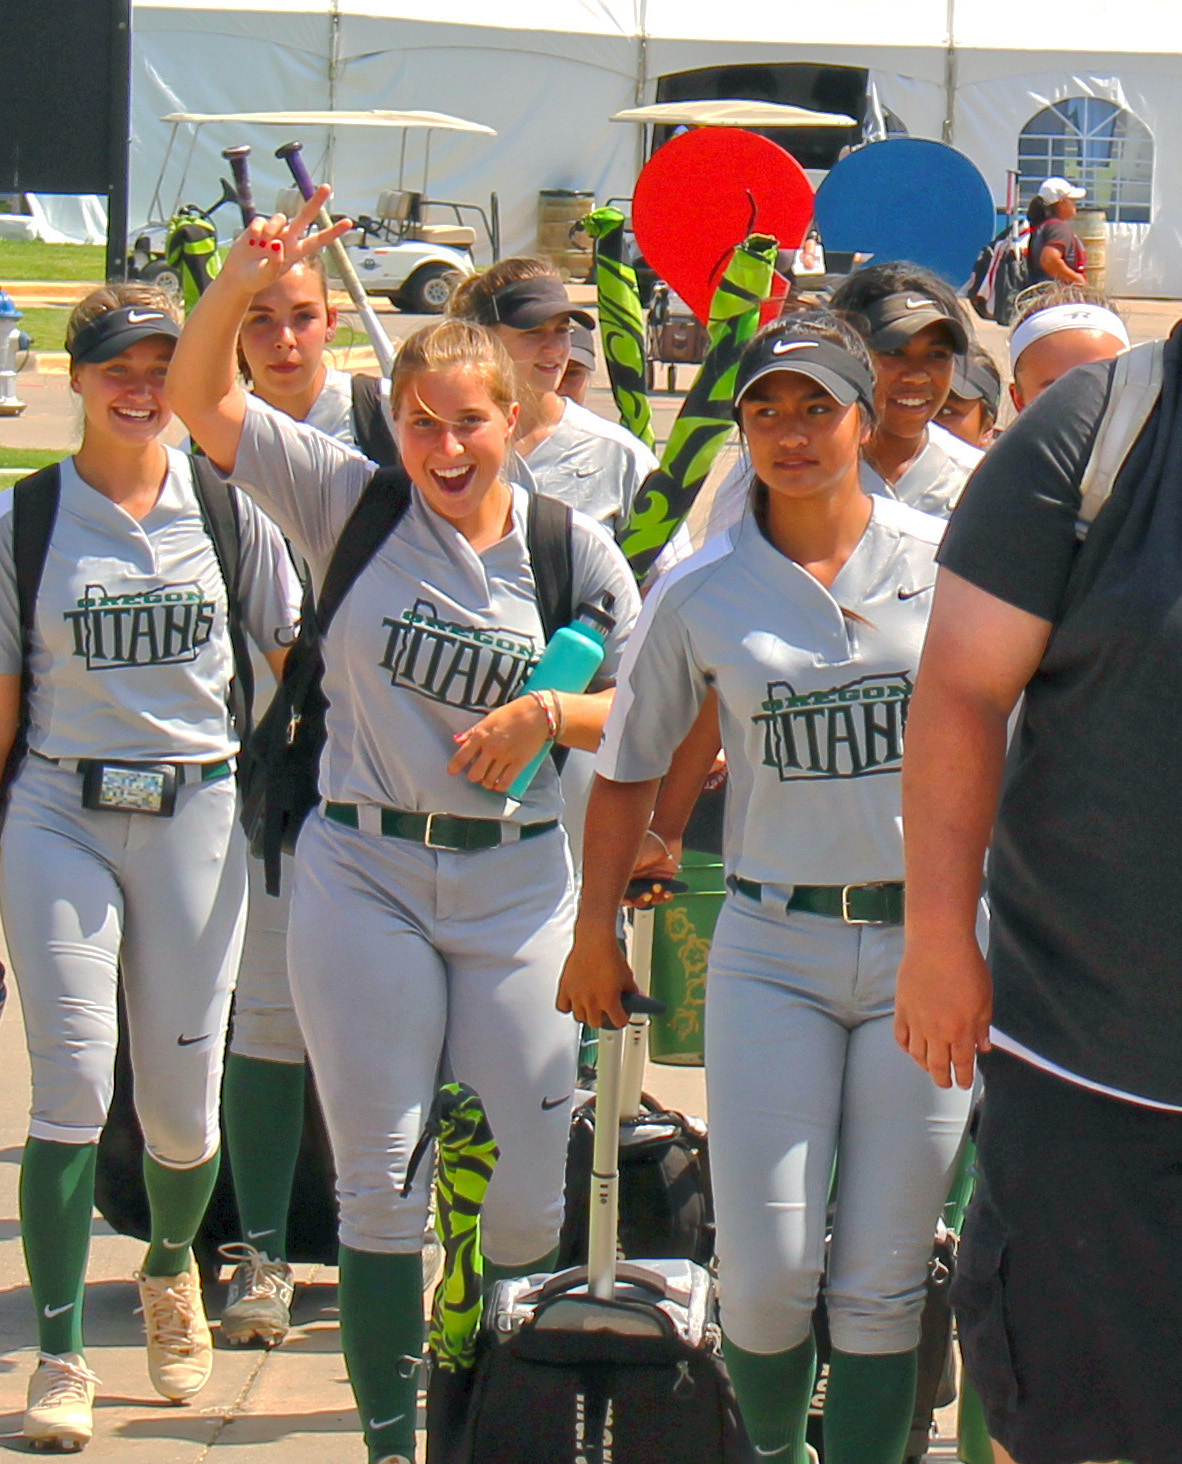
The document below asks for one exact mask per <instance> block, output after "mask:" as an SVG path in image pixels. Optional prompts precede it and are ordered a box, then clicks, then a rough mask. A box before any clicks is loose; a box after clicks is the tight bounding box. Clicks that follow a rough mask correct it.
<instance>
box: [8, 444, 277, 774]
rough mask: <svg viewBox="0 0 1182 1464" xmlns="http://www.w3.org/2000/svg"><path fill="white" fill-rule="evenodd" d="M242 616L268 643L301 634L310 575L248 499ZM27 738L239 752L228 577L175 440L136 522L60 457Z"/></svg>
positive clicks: (11, 617) (16, 650)
mask: <svg viewBox="0 0 1182 1464" xmlns="http://www.w3.org/2000/svg"><path fill="white" fill-rule="evenodd" d="M238 508H239V522H240V524H241V530H242V583H243V586H244V603H243V607H242V608H243V618H244V623H245V625H246V629H247V630H248V631H249V632H250V634H251V635H252V636H253V637H254V638H255V640H256V641H257V642H258V644H259V646H261V647H262V648H263V649H264V650H273V649H276V648H277V647H279V646H280V645H282V644H286V643H289V642H290V628H291V627H292V626H293V625H294V624H295V623H296V621H297V620H298V619H299V613H300V582H299V578H298V576H297V575H296V572H295V567H294V565H293V564H292V562H291V556H290V555H289V554H288V552H287V546H286V545H285V544H284V542H283V537H282V535H281V534H280V533H279V531H278V530H277V529H276V528H275V526H274V524H271V523H269V522H268V521H267V520H266V519H265V518H264V517H263V515H262V514H261V513H260V512H259V511H258V509H257V508H255V506H254V504H253V503H251V502H250V500H249V499H248V498H246V497H245V496H244V495H242V494H239V495H238ZM31 663H32V671H33V691H32V696H31V699H30V704H29V714H30V725H29V746H30V748H31V749H32V750H33V751H34V752H37V753H40V754H41V755H42V756H43V757H49V758H75V757H116V758H125V759H127V760H130V761H136V760H138V761H151V760H153V759H157V758H169V759H174V760H177V761H181V762H216V761H217V760H218V759H219V758H225V757H229V756H231V755H232V754H233V753H235V752H237V750H238V739H237V737H236V736H235V735H234V730H233V728H232V726H231V724H230V719H229V713H228V710H227V701H226V698H227V693H228V689H229V684H230V680H231V678H232V676H233V674H234V657H233V652H232V650H231V647H230V638H229V635H228V633H227V604H226V587H225V583H224V580H223V578H222V573H221V569H220V567H219V565H218V561H217V556H216V554H215V552H214V548H213V544H212V542H211V541H210V538H209V535H208V533H207V532H206V529H205V526H204V523H203V521H202V518H201V510H200V508H199V507H198V503H197V497H196V493H195V491H194V488H193V478H192V470H191V466H190V461H189V458H188V457H187V456H186V455H185V454H184V453H181V452H178V451H177V450H176V449H175V448H170V449H168V471H167V473H166V475H165V478H164V483H163V486H162V488H161V490H160V497H159V499H158V500H157V502H156V504H155V506H154V507H153V509H152V510H151V512H150V513H148V514H147V515H146V516H145V517H144V518H143V519H142V520H139V521H137V520H136V519H134V518H132V516H131V515H130V514H129V513H127V512H126V510H124V509H122V508H120V507H119V505H118V504H116V503H113V502H112V501H111V500H110V499H109V498H107V497H106V496H105V495H104V494H102V493H99V492H97V491H96V490H95V489H94V488H91V487H90V486H89V485H88V484H87V483H85V482H84V481H83V480H82V478H81V477H80V476H79V474H78V471H77V468H76V467H75V466H74V460H73V458H67V459H66V460H65V461H64V462H63V463H62V464H61V500H60V504H59V507H58V514H57V520H56V522H55V524H54V529H53V537H52V540H51V541H50V545H49V553H48V555H47V557H46V561H45V572H44V575H43V576H42V580H41V588H40V592H39V594H38V597H37V615H36V625H35V627H34V631H33V644H32V657H31ZM20 671H21V634H20V615H19V611H18V607H17V595H16V571H15V566H14V563H13V547H12V514H11V511H10V512H8V513H6V514H5V515H4V517H3V518H2V519H0V674H2V675H8V676H17V675H19V674H20Z"/></svg>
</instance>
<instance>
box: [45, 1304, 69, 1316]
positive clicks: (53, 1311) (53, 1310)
mask: <svg viewBox="0 0 1182 1464" xmlns="http://www.w3.org/2000/svg"><path fill="white" fill-rule="evenodd" d="M73 1305H74V1303H73V1302H72V1301H67V1302H66V1304H65V1306H43V1307H42V1308H41V1310H42V1311H43V1312H44V1313H45V1315H46V1316H47V1317H60V1316H61V1314H62V1313H63V1312H68V1311H69V1310H70V1308H71V1307H72V1306H73Z"/></svg>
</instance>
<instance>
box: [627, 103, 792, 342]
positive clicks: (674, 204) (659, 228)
mask: <svg viewBox="0 0 1182 1464" xmlns="http://www.w3.org/2000/svg"><path fill="white" fill-rule="evenodd" d="M812 217H813V188H812V184H811V183H810V182H809V180H808V175H807V174H806V173H805V171H804V169H803V168H802V167H801V166H800V164H799V163H798V162H797V161H796V159H795V158H794V157H792V156H791V155H790V154H789V153H786V152H785V151H784V149H783V148H782V147H777V146H776V144H775V143H774V142H769V141H768V140H767V138H766V137H760V136H759V135H758V134H757V133H754V132H744V131H743V130H742V129H741V128H738V127H699V128H696V129H694V130H693V131H690V132H683V133H682V134H681V136H680V137H674V138H673V139H672V140H671V141H669V142H667V143H666V144H665V145H664V147H662V148H659V149H658V150H657V151H656V152H655V153H654V154H653V155H652V157H651V158H650V159H649V160H648V162H647V163H646V164H645V167H644V170H643V171H642V172H641V175H640V177H639V178H638V179H637V180H636V190H635V193H634V194H633V197H632V228H633V230H634V232H635V234H636V242H637V244H638V245H639V247H640V250H641V253H642V254H643V255H644V257H645V259H646V260H648V262H649V264H650V265H651V266H652V267H653V269H655V270H656V272H657V274H659V275H660V277H661V278H662V279H663V280H665V281H666V282H667V283H668V285H669V286H670V288H671V289H673V290H675V291H676V292H677V293H678V294H679V295H680V296H681V298H682V299H683V300H684V301H685V303H686V304H687V305H688V306H689V307H690V309H691V310H692V311H693V312H694V314H695V315H696V316H697V317H698V319H699V320H700V321H702V322H703V324H705V323H706V322H707V321H708V319H709V315H710V301H711V299H712V298H713V295H714V291H715V289H716V288H717V286H718V282H719V281H720V280H721V279H722V274H723V271H724V270H725V268H726V266H727V263H728V262H729V260H730V257H731V253H732V252H733V250H734V248H735V246H736V245H738V244H741V243H742V242H743V240H744V239H745V238H746V237H747V235H748V234H771V235H773V236H774V237H775V238H776V239H778V240H779V242H780V248H781V249H797V248H799V247H800V243H801V240H802V239H803V238H804V236H805V232H806V231H807V229H808V226H809V223H810V222H811V220H812Z"/></svg>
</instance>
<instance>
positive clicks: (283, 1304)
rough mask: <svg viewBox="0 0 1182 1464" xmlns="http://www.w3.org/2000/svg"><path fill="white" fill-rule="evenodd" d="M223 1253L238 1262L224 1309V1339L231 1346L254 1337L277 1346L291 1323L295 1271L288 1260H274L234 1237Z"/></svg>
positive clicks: (243, 1344)
mask: <svg viewBox="0 0 1182 1464" xmlns="http://www.w3.org/2000/svg"><path fill="white" fill-rule="evenodd" d="M220 1253H221V1254H222V1255H223V1256H225V1258H226V1259H227V1260H228V1261H235V1262H237V1264H236V1265H235V1267H234V1274H233V1276H231V1277H230V1292H229V1295H228V1297H227V1298H226V1306H225V1310H224V1311H223V1312H222V1326H221V1332H222V1338H223V1340H224V1341H226V1342H228V1343H229V1344H230V1346H231V1347H245V1346H246V1345H247V1343H248V1342H254V1341H259V1342H261V1343H262V1344H263V1346H264V1347H278V1345H279V1344H280V1342H282V1341H283V1339H284V1337H286V1336H287V1333H288V1330H289V1328H290V1327H291V1302H292V1297H293V1296H294V1295H295V1273H294V1272H293V1271H292V1269H291V1267H290V1266H289V1265H288V1264H287V1262H286V1261H273V1260H272V1259H271V1257H270V1256H268V1255H264V1253H263V1252H262V1251H260V1250H256V1249H255V1248H254V1246H253V1245H247V1244H246V1242H245V1241H231V1242H230V1243H229V1245H223V1246H221V1247H220Z"/></svg>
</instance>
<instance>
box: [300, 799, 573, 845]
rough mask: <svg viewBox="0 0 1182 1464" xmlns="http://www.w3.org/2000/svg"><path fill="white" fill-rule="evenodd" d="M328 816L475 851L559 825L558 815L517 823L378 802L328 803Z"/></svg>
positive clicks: (419, 841)
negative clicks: (409, 810) (406, 809)
mask: <svg viewBox="0 0 1182 1464" xmlns="http://www.w3.org/2000/svg"><path fill="white" fill-rule="evenodd" d="M324 816H325V818H331V819H332V820H333V822H334V823H339V824H343V825H344V826H345V828H347V829H359V830H360V831H361V832H362V833H374V834H378V833H380V834H383V835H384V836H385V837H386V838H388V839H409V840H411V841H412V842H413V843H415V844H425V845H426V846H427V848H428V849H449V850H452V851H453V852H464V853H474V852H476V851H477V850H480V849H497V848H499V847H500V846H501V845H502V844H513V843H516V842H517V841H518V840H519V839H536V838H537V837H538V835H539V834H548V833H549V832H550V830H551V829H556V828H557V827H558V820H557V819H556V818H550V819H546V820H545V821H544V822H542V823H532V824H514V823H508V822H505V821H503V820H501V819H499V818H461V817H460V815H459V814H455V813H404V812H403V811H402V810H401V809H399V808H378V807H377V806H376V805H375V804H361V805H358V804H356V803H326V804H325V805H324Z"/></svg>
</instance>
